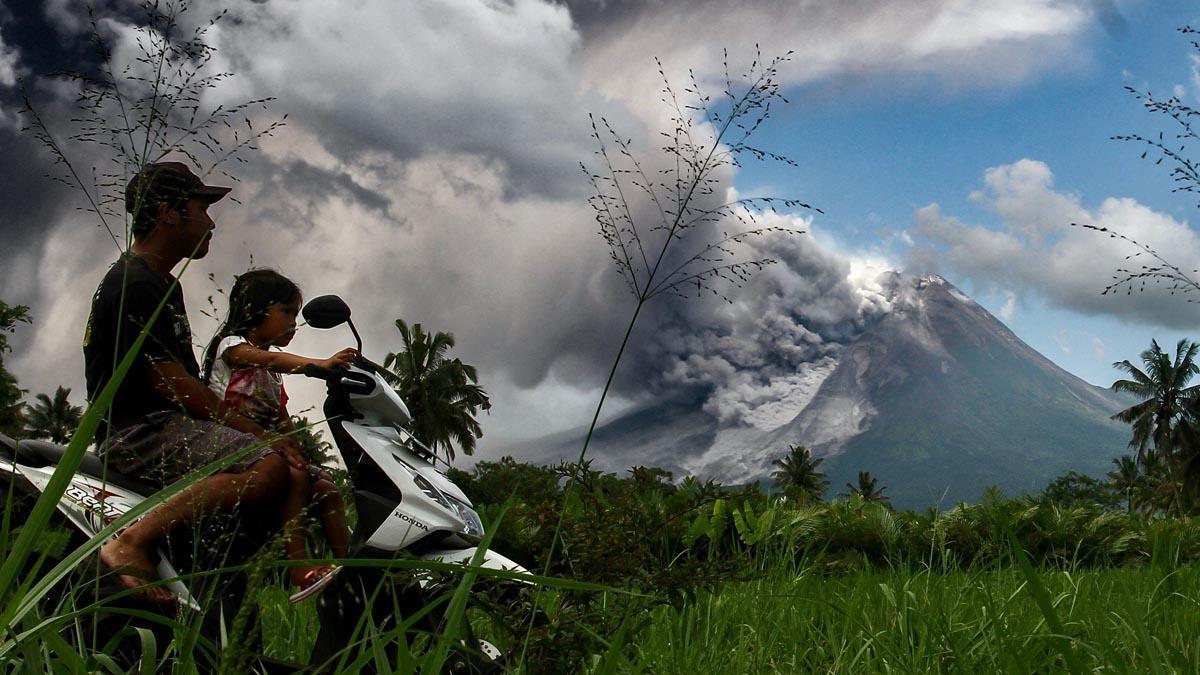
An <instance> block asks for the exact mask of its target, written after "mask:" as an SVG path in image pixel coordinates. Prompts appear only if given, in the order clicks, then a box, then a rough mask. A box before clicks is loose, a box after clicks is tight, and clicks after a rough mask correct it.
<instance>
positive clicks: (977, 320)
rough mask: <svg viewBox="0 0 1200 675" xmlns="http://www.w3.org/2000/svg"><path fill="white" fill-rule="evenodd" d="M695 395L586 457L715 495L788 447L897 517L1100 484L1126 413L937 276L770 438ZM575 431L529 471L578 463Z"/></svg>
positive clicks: (642, 419) (867, 337)
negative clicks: (1065, 481)
mask: <svg viewBox="0 0 1200 675" xmlns="http://www.w3.org/2000/svg"><path fill="white" fill-rule="evenodd" d="M704 401H705V398H704V396H696V395H692V396H680V397H679V398H677V399H674V400H669V401H658V402H655V403H654V404H652V405H650V406H646V407H643V408H641V409H638V410H635V411H633V412H631V413H628V414H626V415H623V416H621V417H619V418H617V419H615V420H612V421H610V422H609V423H607V424H605V425H604V426H603V427H601V428H600V429H599V430H597V434H596V436H595V437H594V439H593V443H592V450H591V451H589V456H590V457H592V458H593V459H594V460H595V461H596V463H597V464H598V465H599V466H601V467H603V468H606V469H608V470H615V471H623V470H625V469H627V468H628V467H630V466H633V465H636V464H646V465H658V466H663V467H664V468H667V469H669V470H672V471H674V472H675V473H676V475H677V476H680V475H684V474H695V475H698V476H702V477H713V478H717V479H719V480H722V481H724V482H745V481H751V480H757V479H763V478H766V477H767V476H768V475H769V473H770V471H771V462H772V461H773V460H775V459H777V458H779V457H781V456H782V455H783V454H784V453H785V452H786V449H787V446H788V445H790V444H793V443H803V444H805V445H807V446H809V447H810V448H812V449H813V451H814V453H815V454H816V455H817V456H820V457H824V458H825V464H824V465H823V468H824V469H825V470H826V472H827V474H828V476H829V478H830V482H831V490H832V491H833V492H839V491H842V490H843V489H844V487H843V486H844V483H846V482H853V481H854V477H855V475H856V474H857V472H858V471H860V470H866V471H870V472H871V473H873V474H875V475H876V476H878V477H879V479H880V482H881V483H882V484H883V485H886V486H888V492H887V494H888V495H889V496H891V497H892V499H893V501H894V502H895V503H896V504H897V505H898V506H906V507H922V506H927V505H933V504H937V503H942V504H951V503H954V502H956V501H959V500H974V499H977V498H978V496H979V494H980V491H981V490H982V489H983V488H984V487H986V486H988V485H998V486H1000V487H1001V488H1002V489H1004V490H1005V491H1006V492H1010V493H1015V492H1020V491H1030V492H1034V491H1037V490H1038V489H1040V488H1041V487H1042V486H1044V485H1045V484H1046V483H1047V482H1048V481H1049V480H1050V479H1051V478H1053V477H1054V476H1056V475H1058V474H1060V473H1062V472H1063V471H1066V470H1076V471H1082V472H1087V473H1093V474H1096V473H1100V472H1102V471H1104V470H1105V469H1106V468H1108V465H1109V463H1110V461H1111V459H1112V458H1113V457H1115V456H1117V455H1119V454H1120V453H1121V452H1122V451H1123V450H1124V448H1125V445H1126V443H1127V441H1128V437H1129V436H1128V433H1129V432H1128V429H1127V428H1126V427H1125V426H1124V425H1121V424H1119V423H1116V422H1112V421H1111V420H1109V419H1108V417H1109V416H1110V415H1111V414H1112V413H1113V412H1115V411H1116V410H1118V409H1120V408H1121V407H1124V406H1125V405H1128V402H1126V401H1123V400H1122V399H1120V398H1118V397H1117V396H1115V395H1114V394H1112V393H1111V392H1109V391H1107V390H1104V389H1100V388H1098V387H1094V386H1092V385H1089V384H1087V383H1086V382H1084V381H1082V380H1080V379H1079V378H1077V377H1075V376H1073V375H1071V374H1070V373H1068V372H1066V371H1064V370H1062V369H1061V368H1059V367H1058V366H1056V365H1054V364H1053V363H1052V362H1051V361H1050V360H1049V359H1047V358H1045V357H1044V356H1042V355H1041V354H1039V353H1037V352H1036V351H1035V350H1033V349H1032V348H1031V347H1029V346H1028V345H1026V344H1025V343H1024V342H1022V341H1021V340H1020V339H1019V338H1018V337H1017V336H1016V335H1014V334H1013V333H1012V332H1011V331H1010V330H1008V328H1006V327H1005V326H1004V325H1003V324H1002V323H1001V322H1000V321H998V320H997V319H996V318H995V317H993V316H992V315H991V314H989V313H988V312H987V311H986V310H984V309H983V308H982V307H980V306H979V305H978V304H976V303H975V302H973V301H971V300H970V299H969V298H967V297H966V296H965V295H963V294H962V293H961V292H959V291H958V290H957V289H955V288H954V287H953V286H952V285H951V284H950V283H948V282H946V281H945V280H943V279H941V278H940V277H932V276H931V277H923V278H910V277H902V278H900V279H899V281H898V283H897V284H896V287H895V296H894V298H893V309H892V311H891V312H890V313H889V314H888V315H886V316H885V317H883V318H882V319H880V320H878V321H877V322H875V323H874V324H873V325H870V326H868V327H867V328H866V329H865V330H864V331H863V332H862V333H861V334H860V335H859V336H858V337H857V338H856V339H855V340H854V341H853V342H851V343H850V344H848V345H846V347H845V348H844V349H843V350H842V352H841V353H840V355H839V356H838V359H837V364H836V366H835V367H833V368H832V369H831V370H830V371H829V372H828V375H827V376H825V378H824V380H823V381H822V382H821V384H820V386H819V388H817V390H816V394H815V395H814V396H813V397H812V399H811V400H810V401H809V402H808V403H807V405H805V406H804V407H803V408H802V409H801V410H797V411H795V416H794V417H793V418H792V419H791V420H790V421H788V422H786V423H784V424H782V425H780V426H778V427H776V428H773V429H759V428H755V427H750V426H739V425H731V424H728V423H726V424H722V423H720V422H719V421H718V420H717V419H716V418H714V417H713V416H712V415H710V414H708V413H706V412H705V411H704ZM581 442H582V435H581V433H579V432H574V433H570V434H560V435H559V436H557V437H555V438H547V439H543V440H542V441H538V442H535V443H532V444H527V445H526V446H525V448H524V452H521V453H519V454H520V455H521V456H523V457H526V458H528V459H535V460H542V461H546V460H551V461H552V460H554V459H556V458H557V457H556V456H558V457H567V458H569V459H571V460H573V459H574V458H575V457H576V456H577V454H578V451H579V447H580V445H581Z"/></svg>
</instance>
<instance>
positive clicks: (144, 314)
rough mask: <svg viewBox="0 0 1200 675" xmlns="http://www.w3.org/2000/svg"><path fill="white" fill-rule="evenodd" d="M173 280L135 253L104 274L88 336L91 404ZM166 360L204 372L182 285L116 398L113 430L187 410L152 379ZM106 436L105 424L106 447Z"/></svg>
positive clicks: (100, 439)
mask: <svg viewBox="0 0 1200 675" xmlns="http://www.w3.org/2000/svg"><path fill="white" fill-rule="evenodd" d="M172 281H173V278H164V277H162V276H159V275H158V274H156V273H155V272H154V271H153V270H151V269H150V267H149V266H147V265H146V262H145V261H144V260H142V259H141V258H139V257H138V256H136V255H134V254H132V253H125V254H123V255H122V256H121V258H120V259H119V260H117V262H115V263H113V266H112V267H110V268H109V270H108V273H107V274H105V275H104V280H103V281H101V282H100V287H99V288H97V289H96V295H95V296H94V297H93V298H92V312H91V315H90V316H89V317H88V324H87V330H86V332H85V333H84V336H83V361H84V369H85V371H86V376H87V391H88V400H89V401H90V400H94V399H95V397H96V396H97V395H99V394H100V390H101V389H103V388H104V385H105V384H107V383H108V381H109V379H111V378H112V374H113V370H114V368H115V366H116V364H117V363H119V362H120V360H121V359H122V358H123V357H124V356H125V353H126V352H127V351H129V348H130V347H132V346H133V343H134V341H135V340H136V339H137V336H138V334H139V333H140V332H141V331H142V328H144V327H145V326H146V324H147V323H148V322H149V320H150V316H151V315H152V314H154V310H155V308H157V307H158V303H159V302H160V301H161V300H162V299H163V297H164V296H166V295H167V291H168V290H169V289H170V288H171V282H172ZM122 288H123V289H124V293H123V295H124V299H122ZM166 361H174V362H177V363H180V364H182V365H183V367H184V369H185V370H186V371H187V372H188V373H189V374H191V375H192V376H194V377H199V374H200V368H199V366H198V365H197V363H196V354H195V353H194V352H193V351H192V330H191V327H190V326H189V325H188V320H187V310H186V309H185V308H184V305H183V292H182V290H181V289H180V288H179V287H178V286H176V287H175V289H174V290H173V291H171V293H170V297H169V299H168V300H167V304H166V305H165V306H164V307H163V310H162V312H161V313H160V314H159V315H158V319H157V320H155V322H154V324H153V326H151V328H150V332H149V334H147V335H146V341H145V342H144V343H143V344H142V349H141V353H140V354H139V355H138V358H137V359H136V360H135V361H134V363H133V366H132V367H131V368H130V369H129V372H128V373H126V374H125V379H124V380H122V381H121V385H120V388H119V389H118V390H117V393H116V396H115V397H114V398H113V403H112V409H111V411H110V416H109V418H108V419H109V420H110V425H111V430H112V431H114V432H116V431H119V430H120V429H122V428H124V427H127V426H129V425H130V424H133V423H135V422H138V421H139V420H141V419H142V418H143V417H145V416H146V415H147V414H149V413H152V412H157V411H159V410H175V411H179V410H182V408H181V407H180V405H179V404H178V403H175V402H174V401H171V400H170V399H168V398H166V397H164V396H163V395H162V394H160V393H159V392H158V390H157V389H156V388H155V387H154V382H153V380H151V379H150V365H151V364H153V363H159V362H166ZM105 434H106V431H105V429H104V428H103V425H101V429H100V431H99V433H98V434H97V435H96V440H97V442H103V438H104V435H105Z"/></svg>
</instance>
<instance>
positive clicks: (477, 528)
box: [451, 497, 483, 541]
mask: <svg viewBox="0 0 1200 675" xmlns="http://www.w3.org/2000/svg"><path fill="white" fill-rule="evenodd" d="M451 499H452V500H453V501H454V507H455V509H456V510H457V512H458V517H459V518H461V519H462V521H463V531H462V535H463V536H464V537H466V538H468V539H471V540H472V541H479V540H480V539H483V521H482V520H480V519H479V514H478V513H475V509H473V508H471V507H470V506H467V505H466V504H464V503H462V502H460V501H458V500H457V499H454V498H453V497H451Z"/></svg>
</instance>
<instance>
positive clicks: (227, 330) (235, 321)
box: [203, 269, 300, 384]
mask: <svg viewBox="0 0 1200 675" xmlns="http://www.w3.org/2000/svg"><path fill="white" fill-rule="evenodd" d="M299 300H300V287H299V286H297V285H296V284H295V282H293V281H292V280H291V279H288V278H287V277H285V276H283V275H282V274H280V273H279V272H276V271H275V270H272V269H257V270H250V271H249V272H245V273H243V274H241V275H239V276H238V278H237V279H235V280H234V282H233V288H231V289H230V290H229V315H228V316H226V317H225V323H223V324H221V328H220V329H219V330H218V331H217V334H216V335H214V336H213V339H212V340H211V341H210V342H209V343H208V348H207V349H205V350H204V378H203V379H204V383H205V384H208V383H209V381H210V380H212V369H213V364H214V363H215V362H216V360H217V347H218V346H220V344H221V340H224V339H225V338H227V337H229V336H230V335H241V336H245V335H246V333H249V332H250V331H251V330H252V329H253V328H254V327H255V326H257V325H258V324H260V323H262V320H263V319H265V318H266V317H267V309H269V308H270V307H271V305H276V304H286V303H289V302H294V301H299Z"/></svg>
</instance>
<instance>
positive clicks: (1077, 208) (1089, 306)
mask: <svg viewBox="0 0 1200 675" xmlns="http://www.w3.org/2000/svg"><path fill="white" fill-rule="evenodd" d="M984 184H985V186H984V189H982V190H980V191H977V192H974V193H972V195H971V197H972V199H973V200H974V201H975V202H977V203H979V204H981V205H983V206H984V207H986V208H988V209H990V210H991V211H993V212H995V213H996V214H998V215H999V216H1000V224H999V226H997V227H987V226H983V225H974V224H968V223H964V222H962V221H960V220H958V219H956V218H954V217H952V216H947V215H943V214H942V212H941V209H940V207H939V206H938V205H937V204H930V205H928V206H925V207H922V208H920V209H918V210H917V211H916V214H915V216H914V217H915V221H916V225H915V228H914V233H915V234H916V235H917V237H916V239H917V244H916V246H914V247H913V248H912V249H911V250H910V252H909V266H910V267H911V268H914V269H927V270H930V271H945V272H946V273H948V274H950V276H951V277H952V278H955V279H959V280H970V281H971V282H973V283H974V284H976V286H977V287H978V288H979V289H981V290H984V291H1005V290H1012V291H1013V292H1016V293H1018V294H1023V293H1024V292H1027V291H1033V292H1036V293H1039V294H1041V295H1043V296H1044V297H1046V298H1047V299H1048V300H1049V301H1050V302H1051V303H1052V304H1054V305H1057V306H1059V307H1063V308H1067V309H1072V310H1075V311H1078V312H1081V313H1084V314H1098V315H1110V316H1115V317H1119V318H1124V319H1131V320H1135V321H1150V322H1152V323H1155V324H1157V325H1160V326H1165V327H1173V328H1183V327H1185V326H1193V325H1195V321H1196V319H1197V318H1200V311H1197V308H1196V307H1195V306H1194V305H1192V304H1189V303H1187V302H1186V301H1185V300H1184V299H1183V298H1182V297H1181V296H1179V295H1172V294H1171V293H1170V289H1169V288H1166V287H1164V286H1156V285H1154V284H1147V285H1146V287H1145V291H1144V292H1141V290H1140V289H1141V286H1140V284H1134V285H1133V286H1132V288H1131V289H1130V287H1128V286H1122V287H1121V288H1120V289H1119V290H1118V292H1115V293H1111V294H1108V295H1101V291H1103V290H1104V289H1105V288H1106V287H1108V286H1109V285H1110V284H1112V283H1113V281H1114V275H1115V276H1116V277H1117V278H1121V277H1123V276H1125V275H1123V274H1122V273H1120V272H1118V271H1117V270H1119V269H1122V268H1125V269H1130V270H1132V271H1134V272H1137V271H1138V269H1139V266H1140V265H1142V264H1150V263H1151V262H1152V260H1151V257H1150V256H1149V255H1148V254H1145V253H1141V254H1139V250H1140V249H1138V248H1137V247H1135V246H1133V245H1132V244H1130V243H1128V242H1126V241H1122V240H1120V239H1118V238H1115V237H1109V236H1106V235H1104V234H1102V233H1098V232H1095V231H1092V230H1088V229H1084V228H1080V227H1072V226H1071V225H1072V223H1079V224H1090V225H1093V226H1096V227H1104V228H1108V229H1109V230H1111V231H1114V232H1118V233H1120V234H1122V235H1124V236H1126V237H1129V238H1131V239H1133V240H1135V241H1138V242H1141V243H1143V244H1146V245H1148V246H1150V247H1152V248H1153V249H1154V250H1156V251H1158V252H1159V253H1161V254H1162V255H1163V256H1164V258H1165V259H1166V260H1168V261H1169V262H1171V263H1173V264H1176V265H1178V266H1179V267H1180V268H1181V269H1184V270H1191V269H1196V268H1198V267H1200V238H1198V237H1197V235H1196V232H1195V231H1194V230H1192V228H1191V227H1190V226H1189V224H1188V223H1187V222H1186V221H1180V220H1177V219H1176V218H1174V217H1173V216H1171V215H1169V214H1165V213H1160V212H1157V211H1154V210H1153V209H1151V208H1150V207H1148V206H1145V205H1143V204H1140V203H1138V202H1137V201H1136V200H1134V199H1130V198H1127V197H1108V198H1105V199H1103V200H1102V201H1101V202H1100V204H1099V205H1098V206H1096V207H1094V208H1085V207H1084V206H1083V205H1082V204H1081V199H1080V197H1079V195H1076V194H1071V193H1064V192H1061V191H1058V190H1056V189H1055V187H1054V181H1053V174H1052V173H1051V171H1050V168H1049V167H1048V166H1047V165H1046V164H1044V163H1042V162H1038V161H1034V160H1029V159H1023V160H1021V161H1019V162H1016V163H1013V164H1009V165H1004V166H999V167H994V168H991V169H988V170H987V171H986V172H985V173H984ZM1128 256H1133V257H1132V258H1127V257H1128ZM1129 290H1132V292H1127V291H1129Z"/></svg>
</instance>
